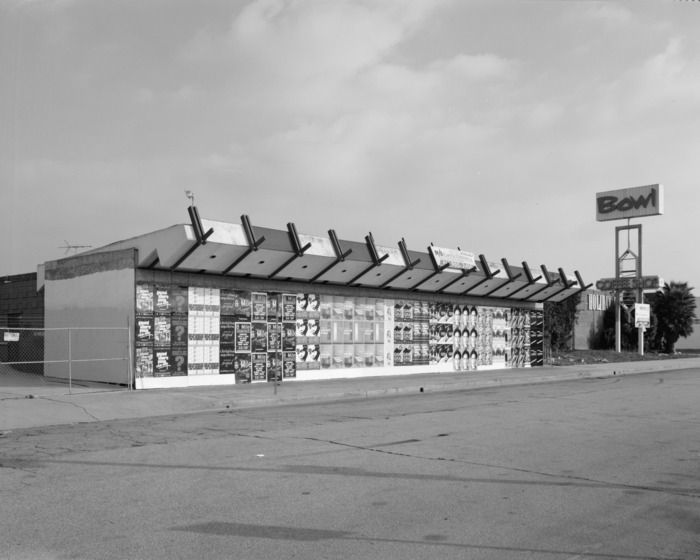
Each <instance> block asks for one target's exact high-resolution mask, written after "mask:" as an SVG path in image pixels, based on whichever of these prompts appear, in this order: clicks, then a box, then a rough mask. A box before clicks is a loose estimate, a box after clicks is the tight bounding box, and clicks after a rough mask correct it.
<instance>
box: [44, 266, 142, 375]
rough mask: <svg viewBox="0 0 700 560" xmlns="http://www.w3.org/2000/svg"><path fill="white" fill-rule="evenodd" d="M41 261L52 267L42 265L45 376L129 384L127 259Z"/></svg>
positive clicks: (130, 283) (130, 278)
mask: <svg viewBox="0 0 700 560" xmlns="http://www.w3.org/2000/svg"><path fill="white" fill-rule="evenodd" d="M120 253H121V252H120ZM47 265H55V266H49V267H47V268H48V269H47V278H46V284H45V326H46V329H47V331H46V337H45V359H46V360H47V364H46V367H45V370H44V371H45V375H46V376H47V377H58V378H64V379H65V378H68V377H69V376H70V377H71V379H72V380H73V381H74V382H79V381H80V380H86V381H97V382H106V383H119V384H127V383H129V374H130V353H129V347H130V343H129V331H128V330H127V327H128V325H133V322H134V298H135V288H134V285H135V284H134V268H133V266H129V259H126V260H125V259H115V260H111V261H110V260H108V259H106V258H104V257H101V258H98V259H94V258H93V259H91V260H90V261H87V262H85V260H83V261H77V260H76V259H72V260H70V261H69V262H64V261H54V262H53V263H47ZM76 265H79V266H76ZM68 327H70V328H71V330H70V331H69V330H68ZM69 360H70V365H69V363H68V361H69Z"/></svg>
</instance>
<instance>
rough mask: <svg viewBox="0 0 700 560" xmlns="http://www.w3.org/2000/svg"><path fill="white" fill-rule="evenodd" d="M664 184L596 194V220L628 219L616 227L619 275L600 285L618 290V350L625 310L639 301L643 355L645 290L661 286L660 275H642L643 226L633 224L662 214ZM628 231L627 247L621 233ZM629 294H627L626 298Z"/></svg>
mask: <svg viewBox="0 0 700 560" xmlns="http://www.w3.org/2000/svg"><path fill="white" fill-rule="evenodd" d="M663 195H664V189H663V185H660V184H655V185H647V186H644V187H634V188H630V189H618V190H614V191H606V192H602V193H597V194H596V220H597V221H599V222H606V221H610V220H627V225H626V226H620V227H616V228H615V277H614V278H602V279H601V280H599V281H598V282H596V288H597V289H599V290H603V291H613V292H615V351H616V352H620V351H621V350H622V340H621V309H622V308H623V307H624V308H625V310H626V311H627V312H628V313H629V311H630V310H629V307H628V306H631V304H632V301H630V300H631V298H633V299H634V304H635V326H636V327H637V329H638V330H637V340H638V347H639V353H640V355H643V354H644V331H645V330H646V328H647V327H648V326H649V324H650V320H651V318H650V311H649V306H648V305H646V304H644V292H645V291H655V290H657V289H659V287H660V283H661V281H660V280H659V277H658V276H642V226H641V224H640V225H631V224H630V220H631V219H632V218H640V217H644V216H659V215H661V214H663V209H664V196H663ZM625 233H626V234H627V244H626V248H625V249H624V250H621V249H622V247H623V246H621V244H620V234H625ZM623 296H625V297H623Z"/></svg>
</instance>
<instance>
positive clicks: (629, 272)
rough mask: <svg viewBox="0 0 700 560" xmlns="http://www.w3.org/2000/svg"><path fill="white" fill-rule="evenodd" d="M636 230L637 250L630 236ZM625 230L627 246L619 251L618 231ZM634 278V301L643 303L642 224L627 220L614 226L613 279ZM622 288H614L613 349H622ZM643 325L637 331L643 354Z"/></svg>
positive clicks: (639, 345) (640, 351)
mask: <svg viewBox="0 0 700 560" xmlns="http://www.w3.org/2000/svg"><path fill="white" fill-rule="evenodd" d="M635 230H636V232H637V251H636V252H634V251H633V250H632V244H631V236H630V233H631V232H632V231H635ZM621 232H627V248H626V249H625V250H624V251H623V252H622V253H620V233H621ZM630 261H632V262H633V263H634V267H633V268H625V265H626V264H629V263H630ZM630 277H632V278H635V279H636V282H635V284H636V288H635V290H634V292H635V298H634V299H635V303H644V292H643V289H642V225H641V224H635V225H630V223H629V220H627V225H626V226H619V227H616V228H615V279H616V280H620V279H622V278H630ZM623 291H624V290H623V289H621V288H618V289H616V290H615V351H616V352H621V351H622V326H621V325H622V320H621V319H622V318H621V308H622V306H623V305H624V303H623V302H622V293H623ZM625 309H626V310H627V312H628V313H629V309H627V306H625ZM644 330H645V329H644V327H638V332H637V344H638V349H639V354H640V355H644Z"/></svg>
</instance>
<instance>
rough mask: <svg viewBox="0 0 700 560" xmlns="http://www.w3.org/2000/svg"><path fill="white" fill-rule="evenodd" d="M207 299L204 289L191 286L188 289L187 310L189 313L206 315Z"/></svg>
mask: <svg viewBox="0 0 700 560" xmlns="http://www.w3.org/2000/svg"><path fill="white" fill-rule="evenodd" d="M205 299H206V295H205V290H204V288H197V287H194V286H190V287H189V288H188V289H187V310H188V312H189V313H204V301H205Z"/></svg>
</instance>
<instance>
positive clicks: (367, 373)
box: [136, 364, 530, 389]
mask: <svg viewBox="0 0 700 560" xmlns="http://www.w3.org/2000/svg"><path fill="white" fill-rule="evenodd" d="M525 367H527V368H529V367H530V366H529V365H526V366H525ZM499 369H500V370H503V369H508V370H512V371H517V369H516V368H504V367H503V366H501V365H494V366H479V371H489V370H499ZM419 373H463V374H464V375H469V374H470V373H471V372H469V371H463V372H456V371H455V370H454V369H452V368H446V367H445V364H435V365H428V366H425V365H423V366H402V367H392V368H343V369H337V370H333V369H315V370H306V371H297V374H296V375H297V376H296V377H295V378H287V379H284V380H283V381H282V383H294V382H297V381H322V380H332V379H357V378H360V377H391V376H399V375H417V374H419ZM256 383H267V381H258V382H256ZM235 384H236V376H235V375H233V374H203V375H182V376H177V377H140V378H137V379H136V389H171V388H172V389H177V388H183V387H206V386H215V385H235Z"/></svg>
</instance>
